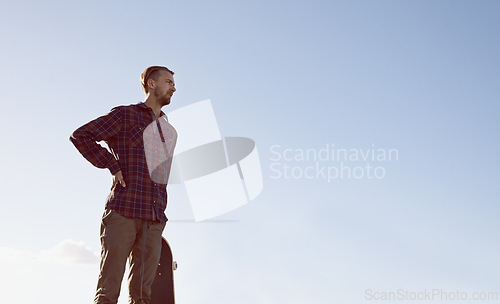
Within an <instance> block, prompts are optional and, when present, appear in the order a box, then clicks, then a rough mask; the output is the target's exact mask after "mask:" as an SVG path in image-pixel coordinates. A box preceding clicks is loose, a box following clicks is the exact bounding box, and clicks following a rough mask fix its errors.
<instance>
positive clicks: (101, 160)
mask: <svg viewBox="0 0 500 304" xmlns="http://www.w3.org/2000/svg"><path fill="white" fill-rule="evenodd" d="M122 116H123V112H122V110H121V109H120V108H119V107H118V108H113V109H112V110H111V112H109V113H108V114H106V115H104V116H101V117H99V118H97V119H94V120H92V121H90V122H88V123H86V124H85V125H83V126H81V127H80V128H78V129H76V130H75V131H74V132H73V134H71V136H70V137H69V139H70V141H71V142H72V143H73V144H74V145H75V147H76V148H77V149H78V151H79V152H80V153H81V154H82V155H83V157H85V159H87V160H88V161H89V162H90V163H91V164H92V165H94V166H96V167H98V168H107V169H109V171H110V172H111V174H113V181H114V180H115V175H116V174H117V173H118V172H119V171H120V165H119V164H118V161H117V160H116V159H115V157H114V156H113V155H112V154H111V153H110V152H109V151H108V150H107V149H106V148H104V147H102V146H101V145H100V144H98V143H97V142H99V141H101V140H104V141H107V140H109V139H111V138H113V137H114V136H117V135H118V134H119V133H120V129H121V126H122ZM120 176H121V172H120ZM118 179H119V178H118ZM121 180H123V178H121ZM120 183H121V182H120ZM114 184H115V182H113V185H114ZM123 185H124V183H123V184H122V186H123Z"/></svg>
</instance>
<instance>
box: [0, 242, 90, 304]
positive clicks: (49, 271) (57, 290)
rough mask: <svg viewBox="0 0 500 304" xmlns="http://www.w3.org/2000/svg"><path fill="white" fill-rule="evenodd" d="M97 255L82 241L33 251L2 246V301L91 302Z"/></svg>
mask: <svg viewBox="0 0 500 304" xmlns="http://www.w3.org/2000/svg"><path fill="white" fill-rule="evenodd" d="M98 269H99V265H98V256H97V254H96V253H93V252H92V251H91V250H90V249H89V248H88V247H86V246H85V245H84V243H83V242H75V241H73V240H64V241H61V242H59V243H58V244H56V245H55V246H53V247H52V248H50V249H47V250H43V251H39V252H32V251H28V250H21V249H16V248H10V247H0V273H1V274H2V276H0V286H2V288H5V290H6V291H7V290H8V291H9V292H5V293H4V295H3V296H4V299H3V300H2V301H3V302H6V303H12V304H24V303H38V304H49V303H50V304H59V303H61V304H63V303H75V304H80V303H81V304H83V303H90V302H92V298H93V294H94V292H95V284H96V279H97V274H98Z"/></svg>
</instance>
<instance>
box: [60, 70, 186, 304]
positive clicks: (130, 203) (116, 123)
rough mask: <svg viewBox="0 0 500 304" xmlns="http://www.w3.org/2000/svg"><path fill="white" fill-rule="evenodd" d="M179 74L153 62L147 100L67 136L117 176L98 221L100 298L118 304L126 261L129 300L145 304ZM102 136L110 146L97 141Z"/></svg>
mask: <svg viewBox="0 0 500 304" xmlns="http://www.w3.org/2000/svg"><path fill="white" fill-rule="evenodd" d="M173 75H174V72H172V71H171V70H169V69H168V68H166V67H162V66H152V67H148V68H147V69H146V70H145V71H144V72H143V73H142V74H141V85H142V88H143V90H144V93H145V94H146V99H145V101H144V102H139V103H138V104H134V105H129V106H119V107H115V108H113V109H112V110H111V111H110V112H109V113H108V114H106V115H104V116H101V117H99V118H97V119H95V120H93V121H90V122H89V123H87V124H85V125H83V126H82V127H80V128H78V129H77V130H76V131H75V132H73V134H72V135H71V136H70V140H71V141H72V142H73V144H74V145H75V147H76V148H77V149H78V151H80V153H81V154H82V155H83V157H85V158H86V159H87V160H88V161H89V162H90V163H92V164H93V165H94V166H96V167H98V168H107V169H109V171H110V172H111V174H112V176H113V177H112V186H111V192H110V194H109V196H108V198H107V202H106V208H105V211H104V214H103V217H102V222H101V263H100V274H99V278H98V283H97V292H96V296H95V300H94V303H95V304H115V303H117V301H118V296H119V294H120V287H121V281H122V280H123V274H124V271H125V265H126V261H127V258H128V259H129V265H130V274H129V278H128V281H129V298H130V303H131V304H144V303H145V304H147V303H149V301H150V295H151V285H152V283H153V280H154V277H155V275H156V268H157V266H158V262H159V258H160V253H161V237H162V232H163V229H164V228H165V224H166V222H167V217H166V216H165V213H164V212H165V209H166V206H167V182H168V177H169V174H170V167H171V163H172V156H173V150H174V147H175V143H176V141H177V133H176V131H175V129H174V128H173V127H172V126H171V125H170V124H169V123H168V120H167V117H166V115H165V113H163V112H162V111H161V108H162V107H163V106H165V105H168V104H169V103H170V99H171V97H172V94H173V93H174V92H175V91H176V90H175V83H174V78H173ZM99 141H105V142H106V143H107V145H108V147H109V149H110V151H111V152H110V151H108V150H107V149H105V148H104V147H102V146H101V145H99V144H98V143H97V142H99Z"/></svg>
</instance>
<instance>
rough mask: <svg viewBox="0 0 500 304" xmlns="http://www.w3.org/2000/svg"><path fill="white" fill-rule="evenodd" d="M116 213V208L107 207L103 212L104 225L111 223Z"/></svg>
mask: <svg viewBox="0 0 500 304" xmlns="http://www.w3.org/2000/svg"><path fill="white" fill-rule="evenodd" d="M114 213H115V211H114V210H112V209H105V210H104V213H103V214H102V224H103V225H104V226H107V225H108V224H109V221H110V220H111V217H112V216H113V214H114Z"/></svg>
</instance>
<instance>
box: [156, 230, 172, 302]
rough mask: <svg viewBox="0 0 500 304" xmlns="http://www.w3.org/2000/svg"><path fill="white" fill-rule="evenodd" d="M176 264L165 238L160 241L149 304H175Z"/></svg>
mask: <svg viewBox="0 0 500 304" xmlns="http://www.w3.org/2000/svg"><path fill="white" fill-rule="evenodd" d="M176 269H177V262H175V261H174V260H173V257H172V249H171V248H170V245H169V244H168V242H167V240H166V239H165V238H162V241H161V256H160V262H159V264H158V268H157V269H156V277H155V279H154V281H153V285H152V286H151V301H150V304H175V296H174V270H176Z"/></svg>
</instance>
